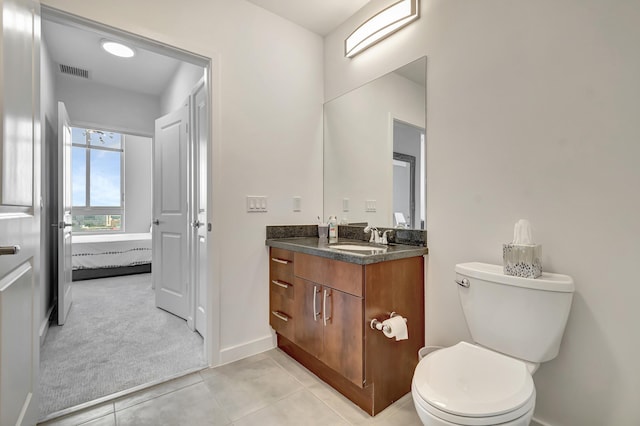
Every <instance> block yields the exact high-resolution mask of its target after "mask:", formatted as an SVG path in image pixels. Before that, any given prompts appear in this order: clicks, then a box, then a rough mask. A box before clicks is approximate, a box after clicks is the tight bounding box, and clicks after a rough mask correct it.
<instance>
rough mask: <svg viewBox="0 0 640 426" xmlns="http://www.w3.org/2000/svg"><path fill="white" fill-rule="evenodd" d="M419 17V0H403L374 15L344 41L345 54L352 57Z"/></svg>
mask: <svg viewBox="0 0 640 426" xmlns="http://www.w3.org/2000/svg"><path fill="white" fill-rule="evenodd" d="M416 19H418V0H401V1H399V2H397V3H394V4H392V5H391V6H389V7H387V8H386V9H384V10H382V11H380V12H379V13H378V14H376V15H375V16H372V17H371V18H369V19H368V20H367V21H365V22H364V23H363V24H362V25H360V26H359V27H358V28H356V30H355V31H354V32H352V33H351V35H349V37H347V39H346V40H345V41H344V56H346V57H347V58H352V57H353V56H355V55H357V54H358V53H360V52H362V51H363V50H365V49H367V48H368V47H371V46H373V45H374V44H376V43H377V42H379V41H380V40H382V39H383V38H385V37H388V36H389V35H391V34H393V33H394V32H396V31H398V30H399V29H400V28H402V27H404V26H406V25H408V24H409V23H411V22H413V21H415V20H416Z"/></svg>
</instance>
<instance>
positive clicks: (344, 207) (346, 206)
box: [342, 198, 349, 212]
mask: <svg viewBox="0 0 640 426" xmlns="http://www.w3.org/2000/svg"><path fill="white" fill-rule="evenodd" d="M342 211H343V212H348V211H349V199H348V198H343V199H342Z"/></svg>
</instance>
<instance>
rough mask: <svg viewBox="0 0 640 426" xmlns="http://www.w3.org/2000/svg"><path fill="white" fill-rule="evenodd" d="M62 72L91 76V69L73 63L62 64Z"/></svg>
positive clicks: (81, 76) (85, 76)
mask: <svg viewBox="0 0 640 426" xmlns="http://www.w3.org/2000/svg"><path fill="white" fill-rule="evenodd" d="M60 72H61V73H62V74H67V75H72V76H74V77H80V78H89V71H87V70H83V69H82V68H78V67H72V66H71V65H64V64H60Z"/></svg>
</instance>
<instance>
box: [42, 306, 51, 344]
mask: <svg viewBox="0 0 640 426" xmlns="http://www.w3.org/2000/svg"><path fill="white" fill-rule="evenodd" d="M52 313H53V306H51V307H50V308H49V310H48V311H47V315H45V317H44V319H43V320H42V322H41V323H40V330H39V336H40V347H42V345H44V339H45V338H46V337H47V332H48V331H49V324H50V323H51V314H52Z"/></svg>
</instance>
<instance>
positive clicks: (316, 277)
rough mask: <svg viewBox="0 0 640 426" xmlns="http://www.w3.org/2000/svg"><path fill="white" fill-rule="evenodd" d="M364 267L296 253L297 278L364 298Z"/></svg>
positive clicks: (295, 267) (295, 272) (295, 270)
mask: <svg viewBox="0 0 640 426" xmlns="http://www.w3.org/2000/svg"><path fill="white" fill-rule="evenodd" d="M362 270H363V267H362V266H361V265H358V264H355V263H347V262H341V261H339V260H333V259H327V258H324V257H319V256H312V255H308V254H304V253H295V262H294V274H295V276H296V277H299V278H304V279H305V280H309V281H312V282H314V283H318V284H323V285H325V286H328V287H331V288H334V289H336V290H340V291H343V292H345V293H349V294H352V295H354V296H358V297H362V295H363V294H364V293H363V291H362V284H363V281H362V277H363V272H362Z"/></svg>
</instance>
